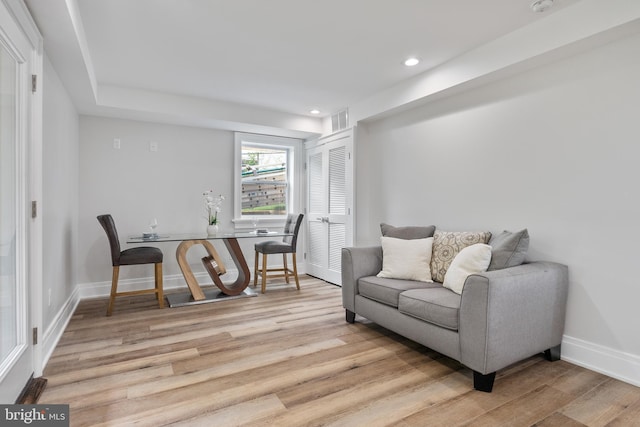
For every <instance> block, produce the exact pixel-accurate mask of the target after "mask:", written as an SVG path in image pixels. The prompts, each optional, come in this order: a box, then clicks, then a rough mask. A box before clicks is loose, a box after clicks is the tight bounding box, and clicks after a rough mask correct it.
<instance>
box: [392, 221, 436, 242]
mask: <svg viewBox="0 0 640 427" xmlns="http://www.w3.org/2000/svg"><path fill="white" fill-rule="evenodd" d="M380 231H381V232H382V235H383V236H385V237H394V238H396V239H405V240H411V239H425V238H427V237H433V233H434V232H435V231H436V226H435V225H428V226H413V225H412V226H407V227H394V226H393V225H389V224H385V223H384V222H383V223H382V224H380Z"/></svg>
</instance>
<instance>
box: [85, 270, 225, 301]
mask: <svg viewBox="0 0 640 427" xmlns="http://www.w3.org/2000/svg"><path fill="white" fill-rule="evenodd" d="M227 271H228V272H229V273H230V274H231V273H233V272H234V271H233V270H227ZM193 275H194V276H195V277H196V279H197V280H198V282H199V283H201V284H203V285H213V282H212V281H211V278H210V277H209V275H208V274H207V273H206V272H200V273H194V274H193ZM153 286H154V278H153V276H151V277H141V278H137V279H120V280H119V281H118V292H128V291H137V290H141V289H151V288H153ZM77 288H78V289H79V294H80V299H81V300H83V299H90V298H100V297H107V296H109V294H110V293H111V281H108V282H91V283H81V284H79V285H78V286H77ZM162 288H163V289H165V290H168V289H177V288H184V290H185V291H186V290H188V289H187V285H186V283H185V281H184V276H183V275H182V274H172V275H167V274H165V275H163V276H162Z"/></svg>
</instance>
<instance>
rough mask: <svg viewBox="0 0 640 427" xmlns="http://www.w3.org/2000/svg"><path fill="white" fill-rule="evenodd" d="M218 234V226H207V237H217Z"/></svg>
mask: <svg viewBox="0 0 640 427" xmlns="http://www.w3.org/2000/svg"><path fill="white" fill-rule="evenodd" d="M216 234H218V224H211V225H207V235H208V236H215V235H216Z"/></svg>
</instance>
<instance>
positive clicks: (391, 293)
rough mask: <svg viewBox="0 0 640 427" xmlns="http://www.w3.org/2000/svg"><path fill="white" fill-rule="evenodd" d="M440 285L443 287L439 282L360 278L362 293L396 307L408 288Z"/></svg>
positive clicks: (374, 277) (359, 291) (427, 287)
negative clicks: (401, 295)
mask: <svg viewBox="0 0 640 427" xmlns="http://www.w3.org/2000/svg"><path fill="white" fill-rule="evenodd" d="M440 287H442V285H440V284H439V283H429V282H418V281H415V280H402V279H387V278H382V277H377V276H369V277H362V278H360V279H359V280H358V293H359V294H360V295H362V296H363V297H366V298H369V299H372V300H374V301H378V302H381V303H383V304H386V305H390V306H391V307H396V308H397V307H398V298H399V296H400V294H401V293H402V292H404V291H406V290H409V289H431V288H440Z"/></svg>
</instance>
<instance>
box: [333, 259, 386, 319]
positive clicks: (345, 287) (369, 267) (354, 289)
mask: <svg viewBox="0 0 640 427" xmlns="http://www.w3.org/2000/svg"><path fill="white" fill-rule="evenodd" d="M380 270H382V246H369V247H361V248H342V306H343V307H344V308H346V309H347V310H349V311H352V312H355V297H356V294H357V293H358V279H360V278H361V277H367V276H375V275H376V274H378V273H379V272H380Z"/></svg>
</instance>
